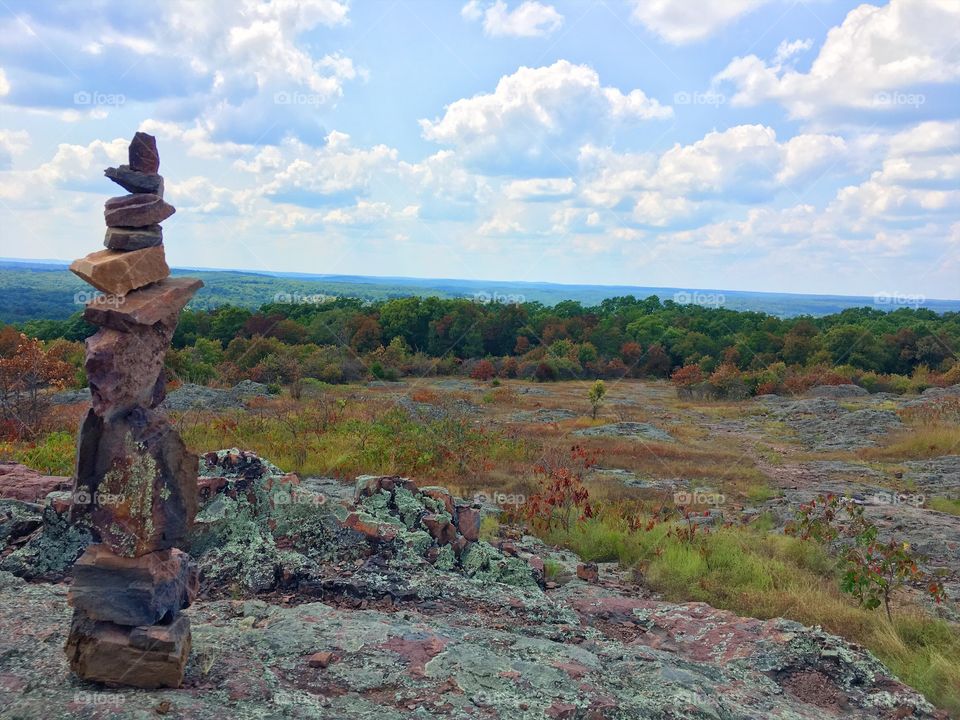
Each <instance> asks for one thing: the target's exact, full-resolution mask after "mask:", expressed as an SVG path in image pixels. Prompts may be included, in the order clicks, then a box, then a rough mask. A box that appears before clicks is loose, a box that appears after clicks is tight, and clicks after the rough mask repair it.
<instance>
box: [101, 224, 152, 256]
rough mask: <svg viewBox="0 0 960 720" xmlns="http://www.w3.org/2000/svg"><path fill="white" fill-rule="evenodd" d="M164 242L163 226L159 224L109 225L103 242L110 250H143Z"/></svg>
mask: <svg viewBox="0 0 960 720" xmlns="http://www.w3.org/2000/svg"><path fill="white" fill-rule="evenodd" d="M162 242H163V228H162V227H160V226H159V225H147V226H146V227H108V228H107V232H106V235H104V237H103V244H104V245H105V246H106V247H108V248H109V249H110V250H143V248H148V247H155V246H156V245H160V244H161V243H162Z"/></svg>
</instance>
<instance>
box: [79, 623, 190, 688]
mask: <svg viewBox="0 0 960 720" xmlns="http://www.w3.org/2000/svg"><path fill="white" fill-rule="evenodd" d="M190 645H191V637H190V621H189V620H188V619H187V617H186V616H185V615H181V616H180V617H179V618H177V619H176V620H174V621H173V623H171V624H170V625H153V626H149V627H135V628H130V627H126V626H124V625H117V624H115V623H110V622H99V621H96V620H91V619H90V618H87V617H85V616H84V615H83V614H82V613H75V614H74V617H73V623H72V624H71V626H70V636H69V638H68V639H67V646H66V648H65V649H66V652H67V658H68V660H69V661H70V669H71V670H73V672H75V673H76V674H77V675H78V676H80V677H81V678H83V679H84V680H92V681H94V682H101V683H109V684H115V685H126V686H130V687H138V688H150V689H152V688H161V687H167V688H176V687H180V685H181V684H182V683H183V673H184V670H185V669H186V666H187V657H188V656H189V654H190Z"/></svg>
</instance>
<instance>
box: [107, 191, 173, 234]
mask: <svg viewBox="0 0 960 720" xmlns="http://www.w3.org/2000/svg"><path fill="white" fill-rule="evenodd" d="M176 211H177V210H176V208H175V207H173V205H171V204H170V203H168V202H166V201H165V200H164V199H163V198H162V197H160V196H159V195H154V194H152V193H133V194H131V195H124V196H123V197H115V198H110V199H109V200H107V202H106V203H105V204H104V206H103V219H104V220H106V222H107V227H145V226H147V225H155V224H157V223H161V222H163V221H164V220H166V219H167V218H168V217H170V216H171V215H173V214H174V213H175V212H176Z"/></svg>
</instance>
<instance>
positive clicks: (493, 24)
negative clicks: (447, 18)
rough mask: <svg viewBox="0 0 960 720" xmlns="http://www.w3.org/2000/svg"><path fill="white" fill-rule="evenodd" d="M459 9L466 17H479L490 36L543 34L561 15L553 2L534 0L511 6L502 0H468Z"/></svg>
mask: <svg viewBox="0 0 960 720" xmlns="http://www.w3.org/2000/svg"><path fill="white" fill-rule="evenodd" d="M460 13H461V15H463V17H464V18H466V19H467V20H471V21H474V22H475V21H483V31H484V33H486V34H487V35H489V36H490V37H543V36H546V35H550V34H551V33H553V32H555V31H556V30H559V29H560V26H561V25H563V15H561V14H560V13H559V12H558V11H557V9H556V8H555V7H554V6H553V5H544V4H543V3H540V2H536V0H524V2H522V3H520V4H519V5H518V6H517V7H515V8H514V9H513V10H510V9H509V8H508V7H507V4H506V3H505V2H504V1H503V0H496V1H495V2H493V3H489V4H488V3H483V2H481V0H470V2H468V3H467V4H466V5H464V6H463V9H462V10H461V11H460Z"/></svg>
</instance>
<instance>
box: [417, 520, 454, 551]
mask: <svg viewBox="0 0 960 720" xmlns="http://www.w3.org/2000/svg"><path fill="white" fill-rule="evenodd" d="M420 522H422V523H423V525H424V527H426V528H427V531H428V532H429V533H430V535H431V536H432V537H433V539H434V540H436V541H437V543H438V544H439V545H447V544H449V543H451V542H453V541H454V540H456V538H457V528H456V527H454V525H453V523H452V522H450V521H449V520H448V519H446V518H445V517H442V516H440V515H436V514H434V513H427V514H426V515H424V516H423V518H421V520H420Z"/></svg>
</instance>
